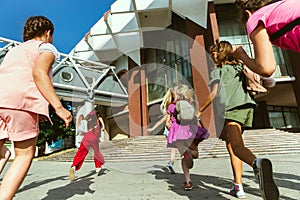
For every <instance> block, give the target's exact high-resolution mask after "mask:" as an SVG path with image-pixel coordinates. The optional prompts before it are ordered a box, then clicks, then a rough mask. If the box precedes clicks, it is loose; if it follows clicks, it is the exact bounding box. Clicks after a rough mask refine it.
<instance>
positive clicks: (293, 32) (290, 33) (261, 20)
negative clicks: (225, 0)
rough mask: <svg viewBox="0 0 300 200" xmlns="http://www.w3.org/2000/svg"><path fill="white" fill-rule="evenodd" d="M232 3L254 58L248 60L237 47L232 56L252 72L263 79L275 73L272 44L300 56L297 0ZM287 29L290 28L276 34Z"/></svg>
mask: <svg viewBox="0 0 300 200" xmlns="http://www.w3.org/2000/svg"><path fill="white" fill-rule="evenodd" d="M235 3H236V5H237V8H238V9H239V10H240V18H241V21H242V22H243V23H244V24H245V26H246V28H247V32H248V35H249V38H250V39H251V41H252V43H253V46H254V54H255V58H253V59H252V58H250V57H249V56H248V55H247V54H246V52H245V51H244V49H243V48H242V47H241V46H239V47H236V49H235V51H234V55H235V57H236V58H238V59H240V60H242V61H243V63H244V64H245V65H247V66H248V67H249V68H250V69H251V70H252V71H254V72H256V73H258V74H260V75H263V76H271V75H272V73H273V72H274V71H275V67H276V63H275V58H274V53H273V48H272V44H273V45H276V46H279V47H281V48H283V49H288V50H292V51H296V52H300V25H299V24H300V23H299V21H300V6H298V4H299V0H273V1H272V0H236V1H235ZM291 22H293V23H294V24H293V25H291V24H289V23H291ZM289 25H291V27H290V28H287V30H286V31H283V33H282V34H278V31H279V30H281V31H282V30H284V29H285V28H284V27H286V26H289ZM276 34H278V35H277V36H275V35H276Z"/></svg>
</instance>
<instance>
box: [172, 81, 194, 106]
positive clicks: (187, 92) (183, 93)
mask: <svg viewBox="0 0 300 200" xmlns="http://www.w3.org/2000/svg"><path fill="white" fill-rule="evenodd" d="M175 95H176V100H181V99H186V100H188V101H190V102H193V101H194V92H193V89H191V88H189V86H188V85H184V84H182V85H179V86H177V87H176V89H175Z"/></svg>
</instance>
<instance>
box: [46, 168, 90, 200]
mask: <svg viewBox="0 0 300 200" xmlns="http://www.w3.org/2000/svg"><path fill="white" fill-rule="evenodd" d="M94 175H95V172H94V171H92V172H90V173H89V174H87V175H85V176H83V177H79V178H78V179H75V181H70V183H69V184H67V185H65V186H63V187H57V188H54V189H50V190H49V191H48V192H47V197H45V198H43V200H53V199H68V198H71V197H73V196H74V195H84V194H85V193H86V192H87V193H90V194H93V193H94V192H95V190H92V189H90V185H91V184H93V183H94V182H93V181H92V180H95V179H94Z"/></svg>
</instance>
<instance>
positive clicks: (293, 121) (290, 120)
mask: <svg viewBox="0 0 300 200" xmlns="http://www.w3.org/2000/svg"><path fill="white" fill-rule="evenodd" d="M284 117H285V121H286V128H299V127H300V123H299V118H298V114H297V113H292V112H285V113H284Z"/></svg>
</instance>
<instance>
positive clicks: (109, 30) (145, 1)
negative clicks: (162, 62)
mask: <svg viewBox="0 0 300 200" xmlns="http://www.w3.org/2000/svg"><path fill="white" fill-rule="evenodd" d="M207 4H208V0H189V1H188V3H187V1H185V0H117V1H115V2H114V3H113V4H112V5H111V9H110V10H109V11H107V12H106V13H105V14H104V16H103V17H102V18H101V19H100V20H99V21H98V22H97V23H96V24H95V25H94V26H93V27H91V29H90V31H89V32H88V33H87V34H86V35H85V37H83V38H82V40H81V41H80V42H79V43H78V44H77V45H76V46H75V48H74V49H73V50H72V51H71V54H73V55H75V56H76V57H79V58H83V59H89V60H93V61H101V62H107V63H108V62H109V63H110V62H111V61H114V60H116V58H118V57H119V56H121V55H127V56H129V57H130V58H131V59H132V60H134V61H135V62H136V63H137V64H140V54H139V53H140V51H139V49H140V48H142V47H143V34H142V33H143V32H144V31H148V30H159V29H165V28H167V27H168V26H169V25H171V23H172V19H171V16H172V12H174V13H176V14H177V15H179V16H181V17H182V18H189V19H190V20H192V21H193V22H195V23H196V24H198V25H199V26H202V27H204V28H206V22H207Z"/></svg>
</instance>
